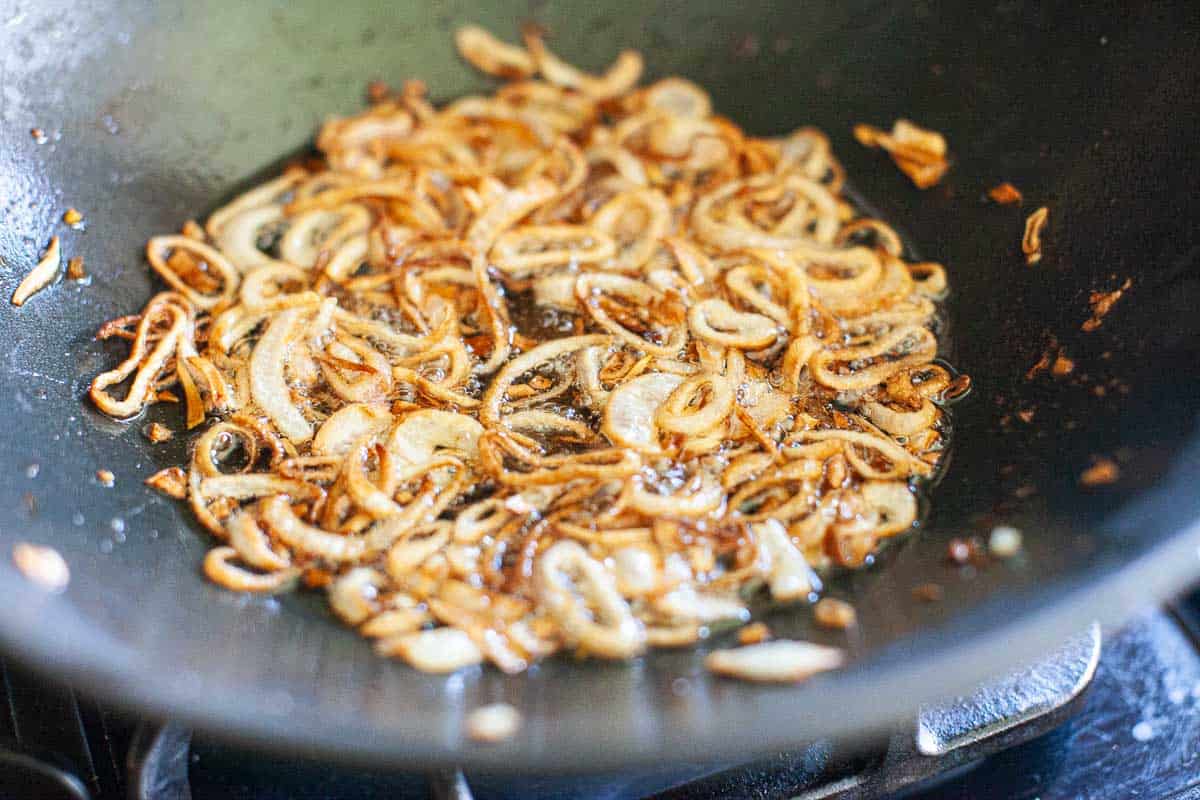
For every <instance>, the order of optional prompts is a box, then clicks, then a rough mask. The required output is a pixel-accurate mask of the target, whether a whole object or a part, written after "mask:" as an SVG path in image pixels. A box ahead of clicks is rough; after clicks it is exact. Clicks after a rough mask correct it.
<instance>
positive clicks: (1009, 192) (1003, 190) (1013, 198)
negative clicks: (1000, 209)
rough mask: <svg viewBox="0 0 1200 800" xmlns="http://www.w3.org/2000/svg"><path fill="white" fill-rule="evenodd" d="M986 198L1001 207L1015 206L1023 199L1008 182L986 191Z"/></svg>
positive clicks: (1018, 191)
mask: <svg viewBox="0 0 1200 800" xmlns="http://www.w3.org/2000/svg"><path fill="white" fill-rule="evenodd" d="M988 197H990V198H991V199H992V202H993V203H998V204H1000V205H1002V206H1010V205H1015V204H1017V203H1020V202H1021V200H1023V199H1024V198H1023V197H1021V190H1020V189H1018V188H1017V187H1015V186H1013V185H1012V184H1011V183H1009V182H1008V181H1005V182H1004V183H1002V184H1000V185H999V186H993V187H992V188H991V189H988Z"/></svg>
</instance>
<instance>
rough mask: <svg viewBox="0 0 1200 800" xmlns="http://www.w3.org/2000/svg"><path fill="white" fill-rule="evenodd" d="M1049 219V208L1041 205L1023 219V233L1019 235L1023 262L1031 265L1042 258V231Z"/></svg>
mask: <svg viewBox="0 0 1200 800" xmlns="http://www.w3.org/2000/svg"><path fill="white" fill-rule="evenodd" d="M1049 221H1050V209H1048V208H1046V207H1045V206H1042V207H1041V208H1039V209H1038V210H1037V211H1035V212H1033V213H1032V214H1030V215H1029V217H1028V218H1027V219H1026V220H1025V234H1024V235H1023V236H1022V237H1021V252H1022V253H1024V254H1025V263H1026V264H1028V265H1029V266H1031V267H1032V266H1033V265H1034V264H1036V263H1038V262H1039V261H1041V260H1042V231H1043V230H1044V229H1045V227H1046V223H1047V222H1049Z"/></svg>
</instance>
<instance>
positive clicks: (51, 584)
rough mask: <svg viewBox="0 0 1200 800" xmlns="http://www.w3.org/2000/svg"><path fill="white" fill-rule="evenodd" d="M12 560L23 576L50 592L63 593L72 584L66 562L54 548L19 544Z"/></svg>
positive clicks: (15, 547)
mask: <svg viewBox="0 0 1200 800" xmlns="http://www.w3.org/2000/svg"><path fill="white" fill-rule="evenodd" d="M12 559H13V563H14V564H16V565H17V569H19V570H20V571H21V574H22V575H24V576H25V577H26V578H28V579H29V580H31V581H33V582H34V583H36V584H38V585H39V586H41V587H42V588H43V589H46V590H48V591H51V592H61V591H62V590H63V589H65V588H67V584H68V583H70V582H71V570H70V568H69V567H68V566H67V562H66V560H64V559H63V557H62V555H61V554H60V553H59V552H58V551H57V550H55V549H54V548H53V547H46V546H44V545H37V544H30V543H28V542H17V544H16V545H14V546H13V551H12Z"/></svg>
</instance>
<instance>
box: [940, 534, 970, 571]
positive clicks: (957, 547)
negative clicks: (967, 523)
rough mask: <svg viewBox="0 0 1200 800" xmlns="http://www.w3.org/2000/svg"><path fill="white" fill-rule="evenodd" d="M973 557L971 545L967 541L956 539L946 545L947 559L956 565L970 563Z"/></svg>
mask: <svg viewBox="0 0 1200 800" xmlns="http://www.w3.org/2000/svg"><path fill="white" fill-rule="evenodd" d="M971 555H972V552H971V545H970V543H969V542H967V540H966V539H959V538H957V537H955V538H953V539H951V540H950V542H949V543H948V544H947V545H946V558H947V559H949V560H950V561H951V562H953V563H955V564H960V565H961V564H966V563H969V562H970V560H971Z"/></svg>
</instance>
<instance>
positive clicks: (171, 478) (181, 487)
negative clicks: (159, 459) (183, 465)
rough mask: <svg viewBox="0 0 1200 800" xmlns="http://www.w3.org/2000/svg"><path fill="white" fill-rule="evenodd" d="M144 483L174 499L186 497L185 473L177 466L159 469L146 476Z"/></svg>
mask: <svg viewBox="0 0 1200 800" xmlns="http://www.w3.org/2000/svg"><path fill="white" fill-rule="evenodd" d="M146 485H147V486H149V487H150V488H151V489H157V490H158V491H160V492H162V493H163V494H165V495H167V496H168V497H174V498H175V499H176V500H182V499H183V498H185V497H187V474H186V473H184V471H183V470H182V469H180V468H179V467H167V468H166V469H163V470H159V471H158V472H156V473H154V474H153V475H151V476H150V477H149V478H146Z"/></svg>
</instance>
